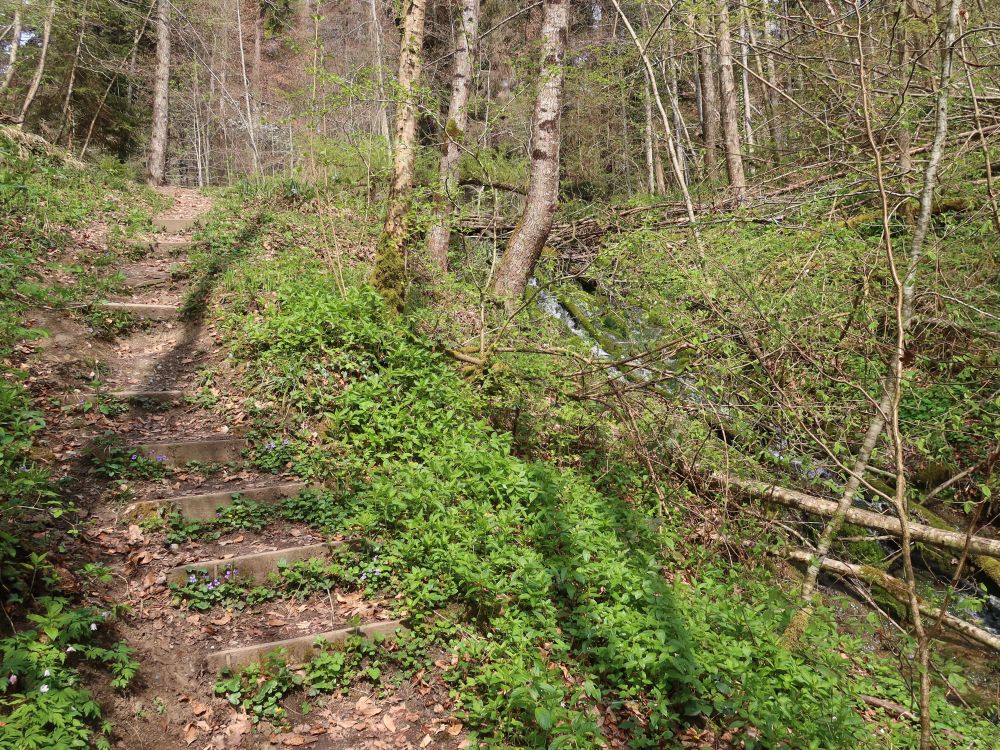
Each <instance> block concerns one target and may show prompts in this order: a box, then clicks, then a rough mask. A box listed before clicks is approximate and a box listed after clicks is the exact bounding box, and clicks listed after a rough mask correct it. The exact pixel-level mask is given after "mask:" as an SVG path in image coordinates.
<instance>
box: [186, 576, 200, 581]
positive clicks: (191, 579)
mask: <svg viewBox="0 0 1000 750" xmlns="http://www.w3.org/2000/svg"><path fill="white" fill-rule="evenodd" d="M188 583H198V577H197V576H193V575H192V576H188Z"/></svg>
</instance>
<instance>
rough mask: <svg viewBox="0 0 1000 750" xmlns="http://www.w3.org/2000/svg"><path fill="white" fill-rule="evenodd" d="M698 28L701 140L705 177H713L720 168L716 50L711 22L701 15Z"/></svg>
mask: <svg viewBox="0 0 1000 750" xmlns="http://www.w3.org/2000/svg"><path fill="white" fill-rule="evenodd" d="M698 29H699V31H700V32H701V34H700V35H701V36H702V37H703V38H702V43H701V44H700V45H699V46H698V76H699V82H700V83H701V140H702V144H703V145H704V147H705V178H706V179H712V178H713V177H715V175H716V171H717V170H718V168H719V160H718V157H717V154H716V149H717V148H718V147H719V127H718V119H717V118H718V112H719V102H718V98H717V96H716V91H715V64H714V58H715V51H714V50H713V49H712V47H711V46H710V45H709V44H708V42H707V40H708V39H711V38H712V31H711V22H710V21H709V19H708V16H706V15H699V17H698Z"/></svg>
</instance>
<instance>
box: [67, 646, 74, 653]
mask: <svg viewBox="0 0 1000 750" xmlns="http://www.w3.org/2000/svg"><path fill="white" fill-rule="evenodd" d="M66 653H67V654H75V653H76V649H75V648H73V647H72V646H67V647H66Z"/></svg>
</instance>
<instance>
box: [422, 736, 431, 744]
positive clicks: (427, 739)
mask: <svg viewBox="0 0 1000 750" xmlns="http://www.w3.org/2000/svg"><path fill="white" fill-rule="evenodd" d="M429 744H431V736H430V735H429V734H425V735H424V738H423V739H422V740H420V747H427V746H428V745H429Z"/></svg>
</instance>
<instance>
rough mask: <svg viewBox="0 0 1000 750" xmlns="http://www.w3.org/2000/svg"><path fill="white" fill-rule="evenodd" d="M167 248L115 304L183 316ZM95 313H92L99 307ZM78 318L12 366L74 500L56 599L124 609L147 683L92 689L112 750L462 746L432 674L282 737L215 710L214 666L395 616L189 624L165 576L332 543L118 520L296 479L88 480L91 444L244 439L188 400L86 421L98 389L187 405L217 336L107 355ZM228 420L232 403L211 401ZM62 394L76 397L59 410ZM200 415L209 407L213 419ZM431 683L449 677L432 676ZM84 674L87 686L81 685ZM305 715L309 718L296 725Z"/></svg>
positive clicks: (253, 474) (365, 604)
mask: <svg viewBox="0 0 1000 750" xmlns="http://www.w3.org/2000/svg"><path fill="white" fill-rule="evenodd" d="M164 192H165V194H167V195H168V196H169V197H171V198H172V199H173V205H172V207H171V208H170V209H169V210H168V211H166V212H165V214H164V215H163V216H164V217H165V218H174V219H184V218H191V217H196V216H198V215H200V214H202V213H204V212H205V211H206V210H207V209H208V208H209V206H210V201H209V200H208V199H207V198H206V197H205V196H202V195H200V194H198V193H196V192H193V191H188V190H181V189H170V190H166V191H164ZM105 236H106V228H105V227H95V228H94V230H92V231H90V232H84V233H81V234H80V236H79V238H78V240H79V243H80V246H79V247H77V248H76V249H75V251H74V252H75V253H76V256H78V259H79V260H80V261H81V262H85V261H86V258H87V255H88V253H92V252H96V249H97V248H99V247H100V245H101V243H102V242H103V240H104V237H105ZM176 239H178V238H177V237H166V236H165V235H157V236H156V237H154V238H153V240H154V242H155V241H160V240H168V241H169V244H165V245H160V246H157V245H154V246H153V248H152V249H151V250H150V251H148V252H147V253H145V255H144V256H143V257H142V258H139V259H137V260H135V261H133V262H131V263H129V264H128V265H127V266H126V267H124V268H117V269H114V270H113V271H111V270H109V273H111V272H121V274H122V275H123V276H124V278H125V279H126V284H127V285H128V286H129V287H130V288H129V289H128V290H127V291H123V292H122V293H121V294H115V295H113V296H112V297H111V299H112V300H113V301H130V302H143V303H155V304H167V305H176V306H180V305H181V304H182V303H183V301H184V295H185V290H186V285H187V283H188V281H187V278H186V272H185V269H184V256H183V253H182V252H181V253H180V254H179V253H178V248H177V245H176V243H175V242H174V240H176ZM95 301H96V300H95ZM81 312H82V310H81V311H54V310H38V311H35V312H34V313H33V315H32V316H31V318H32V321H31V322H32V325H33V326H36V327H39V328H45V329H46V330H47V331H48V332H49V336H48V337H47V338H45V339H41V340H39V341H35V342H32V343H30V344H26V345H25V346H24V347H22V351H21V354H22V355H23V359H24V361H25V362H26V363H27V368H28V370H29V371H30V376H29V378H28V383H29V385H30V386H31V388H32V389H33V391H34V392H35V394H36V396H39V397H40V399H39V402H40V403H42V404H44V405H45V408H46V418H47V420H48V423H49V425H50V429H49V430H48V431H47V433H46V437H45V438H44V439H43V441H42V442H41V444H40V450H41V451H42V452H43V453H45V454H47V455H46V456H45V457H46V458H50V459H52V460H54V461H55V462H56V464H57V466H58V467H59V469H58V472H57V474H58V475H60V476H62V478H63V480H64V481H65V482H67V483H68V485H67V486H70V487H72V493H73V494H74V496H75V497H76V498H77V502H78V503H79V505H80V507H81V516H82V519H83V523H82V525H81V526H80V527H79V528H77V529H75V530H74V531H73V533H69V530H67V533H65V534H64V535H62V539H61V541H62V542H63V543H64V544H65V545H66V548H67V553H66V554H65V555H61V556H60V555H56V556H55V559H56V562H57V565H58V566H59V571H60V575H61V576H62V578H63V586H64V588H65V589H66V590H67V591H72V592H74V593H77V594H79V595H80V596H81V597H82V599H83V600H84V602H85V603H88V604H92V605H96V606H99V607H100V608H102V609H110V608H111V607H112V606H114V605H122V604H124V605H127V606H128V608H129V609H128V611H127V613H126V614H124V615H123V616H121V617H120V618H119V619H118V620H117V621H116V623H115V625H114V629H115V632H114V633H113V634H111V635H113V637H120V638H124V639H125V640H127V641H128V643H129V645H130V646H131V647H132V648H134V649H135V651H136V657H137V658H138V660H139V661H140V664H141V669H140V673H139V676H138V678H137V679H136V680H135V681H134V683H133V684H132V685H131V686H130V687H129V688H128V689H127V690H126V691H124V692H115V691H111V690H110V689H107V688H101V687H100V686H101V685H102V684H105V683H106V679H105V678H103V677H101V676H100V675H97V674H95V675H94V679H93V680H88V682H91V683H92V685H93V689H94V691H95V695H96V696H97V697H98V699H99V700H100V701H101V703H102V704H103V705H104V706H105V709H106V717H107V718H108V719H109V720H110V721H111V722H112V723H113V724H114V726H115V728H116V730H115V731H116V733H115V736H114V737H113V738H112V745H113V747H116V748H127V749H129V750H176V748H186V747H191V748H197V749H198V750H201V749H203V748H218V749H221V748H247V749H249V748H284V747H300V746H301V747H309V748H316V749H317V750H321V749H328V750H346V748H356V749H361V748H372V749H380V750H381V749H383V748H385V749H389V748H410V747H412V748H428V747H429V748H461V747H466V746H467V745H468V740H467V739H466V737H465V731H464V728H463V726H462V724H461V723H460V722H459V721H458V720H457V719H455V718H454V717H453V716H452V715H451V713H450V711H449V709H450V706H451V704H450V702H449V700H448V698H447V689H446V687H445V686H444V683H443V682H442V681H441V679H440V669H438V670H434V671H426V672H422V673H420V674H419V676H418V678H416V679H414V680H413V681H406V682H403V683H402V684H400V685H398V686H394V685H393V684H392V681H391V680H388V681H387V680H383V681H382V684H381V686H379V687H376V686H374V685H371V684H363V685H358V686H356V687H355V688H354V689H352V690H351V691H350V693H349V694H347V695H344V696H320V697H318V698H314V699H312V700H310V701H309V704H310V705H308V706H306V707H303V701H304V700H305V698H304V696H302V695H299V696H293V697H290V698H288V699H287V700H286V709H287V712H288V715H289V717H290V721H289V722H288V723H287V724H286V725H284V726H281V727H273V726H270V725H267V724H261V725H254V724H253V722H252V721H251V719H250V718H249V717H248V716H246V715H244V714H243V713H241V712H239V711H237V710H236V709H235V708H233V707H232V706H231V705H230V704H229V703H228V702H227V701H226V700H224V699H221V698H217V697H216V696H215V695H214V691H213V688H214V684H215V680H216V675H214V674H209V673H207V672H206V671H205V669H204V666H203V665H204V662H203V660H204V657H205V655H207V654H208V653H211V652H213V651H218V650H221V649H227V648H231V647H234V646H242V645H248V644H260V643H266V642H269V641H273V640H281V639H285V638H291V637H298V636H303V635H310V634H318V633H322V632H324V631H328V630H332V629H334V628H336V627H338V626H343V625H347V624H350V625H354V624H358V623H370V622H378V621H385V620H390V619H392V617H393V616H394V612H393V608H392V607H391V604H392V602H383V601H371V600H366V599H365V598H364V597H363V596H362V595H361V594H358V593H353V592H348V591H341V590H336V589H334V590H331V591H330V592H329V593H322V594H314V595H310V596H308V597H305V598H303V599H301V600H300V599H296V598H294V597H292V598H286V599H276V600H273V601H269V602H265V603H263V604H258V605H255V606H248V607H243V608H239V607H236V608H231V609H224V608H221V607H215V608H213V609H211V610H208V611H205V612H192V611H189V610H187V609H184V608H183V607H179V606H175V604H174V603H172V599H174V595H173V592H172V591H171V590H170V589H169V587H168V586H167V583H166V573H167V571H168V570H170V569H171V568H174V567H178V566H185V565H189V564H196V563H198V562H201V561H206V560H211V559H222V558H228V557H236V556H240V555H246V554H251V553H256V552H262V551H268V550H275V549H285V548H291V547H296V546H304V545H311V544H317V543H319V542H324V541H334V540H336V539H337V538H336V537H326V536H324V535H322V534H319V533H317V532H316V531H315V530H312V529H310V528H308V527H306V526H304V525H302V524H294V523H287V522H283V521H275V522H273V523H271V524H270V525H269V526H268V527H267V528H265V529H264V530H263V531H261V532H260V533H252V532H247V531H241V532H232V533H225V534H223V535H222V536H220V537H219V538H218V539H214V540H206V541H189V542H184V543H181V544H168V543H167V541H166V539H165V533H164V531H163V530H162V529H160V530H156V529H151V528H143V527H141V526H140V525H137V524H136V523H135V522H134V521H130V520H129V519H127V518H126V517H125V516H124V514H123V513H122V511H123V509H124V508H125V507H126V506H127V504H128V503H130V502H133V501H135V500H150V499H161V498H169V497H176V496H183V495H191V494H201V493H206V492H213V491H219V490H222V491H227V492H233V493H238V492H240V491H242V490H245V489H248V488H251V487H261V486H267V485H270V484H277V483H281V482H287V481H294V479H295V478H294V477H290V476H275V475H269V474H263V473H260V472H257V471H255V470H253V469H251V468H249V467H246V466H222V467H215V468H208V469H206V468H204V467H202V468H198V469H187V468H180V469H176V470H173V471H171V472H169V473H168V474H167V476H166V477H165V478H163V479H158V480H131V479H124V480H117V481H108V480H106V479H103V478H101V477H100V476H98V475H96V474H95V473H94V471H93V463H92V460H91V458H90V457H89V455H88V450H87V449H88V446H89V444H90V442H91V441H92V440H93V438H94V437H95V436H98V435H102V434H104V433H108V432H113V433H115V434H117V435H118V436H120V437H121V438H122V439H123V440H124V441H125V442H126V443H141V442H156V441H167V440H171V441H184V440H193V439H196V438H205V437H209V438H223V437H234V436H239V435H240V433H241V432H242V428H243V426H244V425H243V424H242V422H243V420H244V419H245V417H243V416H242V415H241V414H240V413H239V412H238V411H236V412H234V410H232V409H228V410H224V409H222V408H220V406H219V405H217V406H214V407H212V406H200V405H194V404H191V403H188V402H186V401H184V400H181V401H175V402H169V403H167V404H157V405H155V406H152V407H150V406H149V405H142V404H141V405H139V406H133V407H132V408H129V409H124V410H117V411H118V412H120V413H116V410H112V411H110V412H109V413H108V414H104V413H102V412H101V411H100V410H99V409H88V408H86V407H85V405H86V404H87V403H88V401H91V400H93V398H92V395H91V394H92V393H93V390H94V385H95V383H96V384H98V385H99V387H100V389H101V391H102V392H112V391H118V390H128V391H164V390H171V391H174V390H176V391H182V392H183V393H184V394H185V395H186V396H195V395H197V394H198V392H199V390H200V388H201V386H200V383H201V382H202V381H201V380H200V378H199V371H200V370H202V369H203V368H208V367H217V366H219V365H220V363H222V362H223V361H224V359H225V352H224V351H223V350H222V349H221V347H220V343H219V336H218V334H217V332H216V331H215V329H214V327H213V325H212V321H210V320H204V321H197V320H195V321H190V320H184V319H180V318H179V319H177V320H173V321H141V325H140V326H139V329H138V330H136V331H134V332H133V333H130V334H127V335H124V336H122V337H120V338H118V339H115V340H102V339H100V338H98V337H97V336H96V335H95V333H94V332H93V331H92V330H89V328H88V325H87V323H86V320H85V318H84V317H83V315H82V314H80V313H81ZM226 387H227V386H226V385H225V384H222V385H219V384H218V383H217V384H216V385H215V386H213V389H214V394H213V395H216V396H218V397H219V398H220V399H221V403H222V404H224V403H225V402H226V399H227V398H228V399H234V398H239V397H241V394H238V393H225V392H223V393H219V391H220V390H223V391H224V390H225V389H226ZM69 394H72V395H69ZM211 402H212V400H211V399H209V400H208V401H206V402H205V403H211ZM87 561H91V562H96V563H100V564H102V565H105V566H107V567H108V568H109V569H110V570H111V572H112V579H111V582H110V583H101V582H100V581H99V580H97V579H94V580H89V579H86V578H84V577H83V576H82V575H81V574H80V573H78V572H74V571H80V569H81V567H82V565H83V563H84V562H87ZM438 663H439V667H442V668H443V667H446V666H447V664H446V662H444V661H443V660H439V662H438ZM88 674H89V673H88ZM305 711H307V712H308V713H306V712H305Z"/></svg>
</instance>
